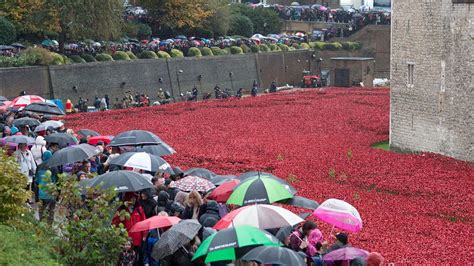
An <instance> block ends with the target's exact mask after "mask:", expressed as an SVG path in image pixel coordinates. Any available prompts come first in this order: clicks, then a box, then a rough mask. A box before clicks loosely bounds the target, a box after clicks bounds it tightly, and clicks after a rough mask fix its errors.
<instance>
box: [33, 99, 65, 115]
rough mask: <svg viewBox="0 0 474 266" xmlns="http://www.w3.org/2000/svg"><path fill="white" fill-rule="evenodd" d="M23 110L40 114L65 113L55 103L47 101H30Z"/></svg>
mask: <svg viewBox="0 0 474 266" xmlns="http://www.w3.org/2000/svg"><path fill="white" fill-rule="evenodd" d="M24 110H25V111H30V112H36V113H42V114H51V115H65V113H64V112H63V110H61V109H60V108H59V107H58V106H57V105H56V104H54V103H48V102H40V103H32V104H30V105H28V106H27V107H25V109H24Z"/></svg>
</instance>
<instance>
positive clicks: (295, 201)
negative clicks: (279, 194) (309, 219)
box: [279, 196, 319, 210]
mask: <svg viewBox="0 0 474 266" xmlns="http://www.w3.org/2000/svg"><path fill="white" fill-rule="evenodd" d="M279 203H283V204H287V205H292V206H296V207H301V208H306V209H310V210H316V209H317V208H318V207H319V204H318V203H317V202H316V201H314V200H310V199H307V198H305V197H300V196H295V197H293V198H292V199H286V200H282V201H279Z"/></svg>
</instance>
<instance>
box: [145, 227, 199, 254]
mask: <svg viewBox="0 0 474 266" xmlns="http://www.w3.org/2000/svg"><path fill="white" fill-rule="evenodd" d="M201 227H202V226H201V224H200V223H199V222H198V221H197V220H183V221H181V222H180V223H178V224H175V225H173V227H171V228H170V229H169V230H168V231H166V232H164V233H163V235H161V238H160V240H158V242H156V244H155V245H154V246H153V251H152V253H151V256H152V257H153V258H154V259H155V260H157V261H158V260H160V259H162V258H164V257H166V256H169V255H171V254H173V253H175V252H176V251H177V250H178V249H179V248H180V247H182V246H183V245H185V244H186V243H188V242H189V241H191V239H193V238H194V237H195V236H196V235H197V233H198V232H199V230H200V229H201Z"/></svg>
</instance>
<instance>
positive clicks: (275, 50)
mask: <svg viewBox="0 0 474 266" xmlns="http://www.w3.org/2000/svg"><path fill="white" fill-rule="evenodd" d="M268 47H269V48H270V51H272V52H279V51H281V49H280V47H279V46H278V45H276V44H273V43H271V44H270V45H269V46H268Z"/></svg>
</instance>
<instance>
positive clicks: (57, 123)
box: [40, 120, 64, 128]
mask: <svg viewBox="0 0 474 266" xmlns="http://www.w3.org/2000/svg"><path fill="white" fill-rule="evenodd" d="M40 126H43V127H45V128H48V127H52V128H60V127H62V126H64V123H63V122H61V121H55V120H48V121H46V122H43V123H41V125H40Z"/></svg>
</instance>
